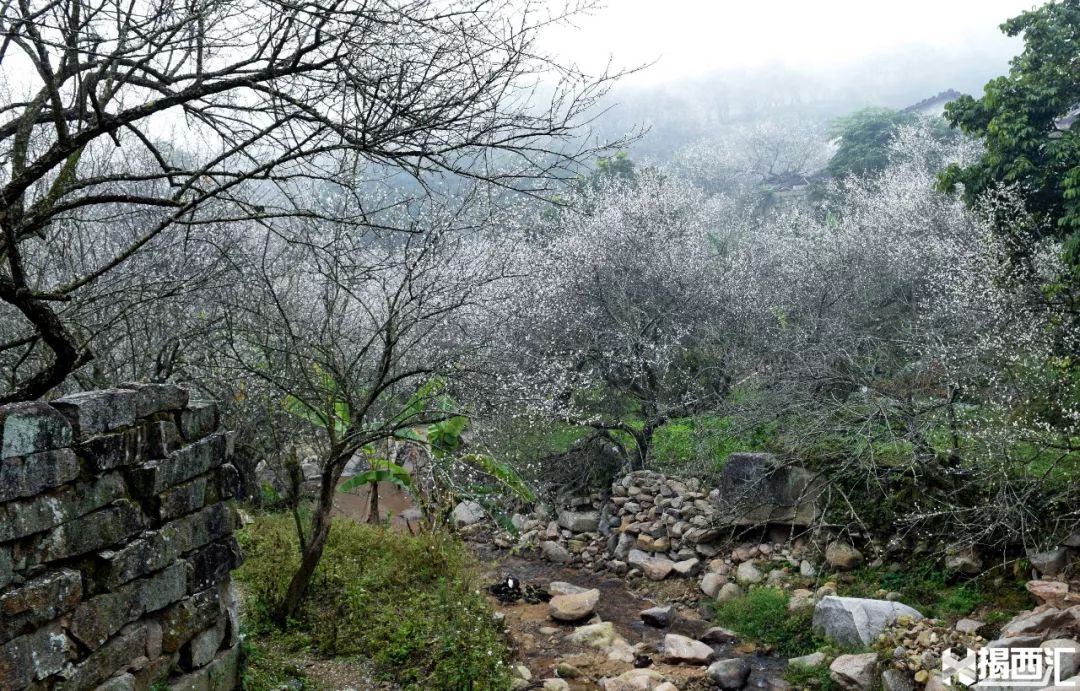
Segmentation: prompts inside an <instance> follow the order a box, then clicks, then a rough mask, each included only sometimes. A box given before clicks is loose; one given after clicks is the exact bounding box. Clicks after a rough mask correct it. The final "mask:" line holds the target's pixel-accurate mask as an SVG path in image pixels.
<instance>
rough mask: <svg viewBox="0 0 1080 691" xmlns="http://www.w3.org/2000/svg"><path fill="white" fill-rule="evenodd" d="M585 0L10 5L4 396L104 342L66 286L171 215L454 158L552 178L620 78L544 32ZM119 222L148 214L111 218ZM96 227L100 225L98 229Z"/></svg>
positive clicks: (55, 376)
mask: <svg viewBox="0 0 1080 691" xmlns="http://www.w3.org/2000/svg"><path fill="white" fill-rule="evenodd" d="M577 9H580V5H577V4H570V5H561V6H558V7H552V6H548V5H545V4H543V3H530V4H528V5H526V6H524V8H521V7H519V6H517V5H515V4H514V3H512V2H510V1H509V0H497V1H495V2H486V1H476V2H470V1H468V0H334V1H332V2H329V3H320V4H307V5H296V4H291V3H283V2H278V1H277V0H249V1H245V2H241V1H239V0H197V1H195V2H189V3H181V4H176V3H168V2H156V1H154V0H136V1H134V2H130V3H120V2H116V1H115V0H60V1H57V0H33V1H31V0H26V1H22V0H19V1H12V2H5V3H3V4H2V5H0V70H2V86H0V259H2V261H3V269H2V271H0V300H2V301H3V303H4V304H5V305H7V306H8V307H9V311H8V312H7V313H6V314H5V318H6V321H7V323H8V324H10V325H11V326H10V328H8V329H5V334H4V336H5V341H4V342H3V343H0V352H3V353H8V354H9V355H8V357H7V360H6V362H7V363H9V366H10V367H15V368H17V370H18V371H17V374H15V375H13V376H12V377H10V379H11V381H12V383H11V384H9V385H8V386H7V387H6V392H5V393H3V394H2V395H0V402H7V401H13V400H20V399H29V398H35V397H39V396H41V395H43V394H45V393H46V392H48V391H49V390H50V389H52V388H54V387H56V386H57V385H59V384H60V383H61V382H63V381H64V380H65V379H66V378H67V377H68V376H69V375H70V374H71V373H72V372H74V371H76V370H78V369H79V368H80V367H82V366H83V365H85V364H86V363H88V362H89V361H90V360H91V359H92V358H93V352H92V349H91V343H90V339H89V338H88V336H87V334H86V333H85V330H84V329H81V328H79V327H78V325H77V324H76V323H75V322H74V321H73V314H74V312H73V311H71V310H67V309H65V307H64V306H65V305H67V304H68V303H70V302H72V301H75V300H79V299H80V298H81V296H82V295H83V294H84V292H83V291H86V290H87V289H88V288H89V287H91V286H93V285H94V284H95V283H100V282H101V281H103V280H104V279H105V278H106V277H108V276H109V275H110V274H112V273H113V272H115V271H117V270H118V268H120V267H122V266H123V265H124V264H125V263H127V262H129V261H131V260H132V258H133V257H135V256H136V255H137V254H138V253H140V252H141V251H144V250H147V249H149V248H151V247H152V246H153V245H154V243H155V242H156V241H158V238H160V237H161V236H163V235H167V236H169V237H170V238H171V242H175V241H177V240H178V239H179V238H186V237H188V236H189V235H190V234H192V233H195V232H197V231H198V230H199V229H201V228H204V227H205V226H207V225H208V224H214V225H218V226H220V224H222V223H230V222H239V221H242V220H245V219H263V220H267V219H273V218H289V217H306V218H317V217H318V212H316V211H313V210H312V209H311V208H305V207H303V206H301V205H298V204H297V203H296V201H295V200H297V199H301V198H304V197H303V195H298V194H297V193H296V190H297V188H298V187H303V186H305V185H307V184H309V183H312V182H314V181H335V180H338V179H340V178H341V177H343V172H344V171H348V172H349V176H348V177H349V180H350V182H352V181H355V180H356V179H357V178H358V177H362V176H363V175H364V174H367V175H368V177H367V180H368V182H369V184H376V183H375V182H373V181H378V180H380V179H381V180H386V179H388V178H393V176H394V175H395V174H396V175H397V176H398V179H397V180H395V181H399V180H400V177H401V176H402V175H404V176H408V177H410V178H412V179H413V180H414V181H415V182H414V184H413V186H412V189H413V190H416V191H419V192H421V193H422V192H423V191H424V190H425V188H426V187H427V186H429V185H430V184H432V178H433V176H439V175H442V176H457V177H460V178H464V179H471V180H476V179H481V180H484V181H486V182H487V183H490V184H491V185H494V186H498V187H504V188H517V189H521V190H524V191H526V192H530V193H534V194H535V193H539V192H541V191H542V190H544V189H545V188H546V187H547V186H548V183H549V181H550V180H552V179H554V178H557V177H559V176H561V175H563V174H565V172H566V171H567V170H569V169H572V168H573V167H574V165H575V164H576V163H577V161H578V160H579V158H581V157H586V156H589V154H588V152H587V150H586V149H585V148H584V147H582V146H580V145H575V143H574V142H572V141H570V139H571V136H572V135H573V134H575V132H576V131H577V126H578V125H580V124H581V122H582V120H583V118H585V117H587V116H586V114H587V112H588V110H589V108H590V107H591V106H592V105H593V104H594V102H595V100H596V98H597V97H598V96H600V95H602V93H603V91H604V89H605V87H606V84H607V82H608V76H606V75H603V76H601V77H600V78H598V79H590V78H587V77H585V76H584V75H581V74H579V73H577V72H575V71H574V70H571V69H565V68H561V67H560V66H559V65H557V64H555V63H553V62H552V61H550V60H548V59H546V58H545V57H544V56H542V55H540V54H539V53H538V52H537V51H536V50H535V45H534V39H535V37H536V35H537V33H538V31H540V30H541V29H542V28H543V27H544V26H546V25H548V24H550V23H552V22H558V21H560V20H562V19H563V18H565V17H566V16H568V15H569V14H572V13H573V12H574V11H576V10H577ZM543 80H546V81H543ZM542 81H543V86H544V88H543V89H541V88H540V86H541V82H542ZM540 91H543V92H544V93H546V94H547V95H548V96H549V98H547V99H546V100H544V101H543V103H538V102H537V100H536V99H535V98H534V96H536V95H537V93H539V92H540ZM545 104H546V105H545ZM363 189H364V187H363V186H362V185H351V186H350V187H348V188H339V189H338V193H342V194H356V195H360V193H361V191H362V190H363ZM353 208H354V209H359V211H358V213H359V215H360V217H361V218H362V217H363V215H364V214H365V213H366V209H364V208H363V207H362V206H354V207H353ZM117 224H121V225H123V226H125V227H128V228H137V229H138V232H137V233H136V234H135V235H133V236H131V235H127V236H125V235H124V234H122V233H121V234H119V235H116V234H112V233H110V232H107V231H108V230H109V229H111V228H112V227H113V226H114V225H117ZM80 228H81V229H83V230H84V231H90V230H93V231H94V232H93V233H91V234H89V235H84V236H82V237H81V238H78V233H77V232H76V230H77V229H80ZM77 238H78V239H77ZM106 238H108V241H107V242H106ZM118 238H122V240H123V241H118ZM77 242H87V243H89V245H91V246H92V247H93V248H95V251H94V252H93V261H83V262H72V263H67V264H65V263H62V262H50V261H46V260H47V259H48V258H50V257H52V258H55V257H56V256H57V254H56V253H55V252H53V253H50V252H48V251H47V250H46V248H47V247H48V246H50V245H52V246H53V247H67V248H70V249H72V250H74V251H79V250H81V249H83V248H76V247H75V243H77ZM171 242H165V243H164V244H162V245H161V247H162V248H163V249H165V248H167V247H169V246H170V244H171ZM103 247H105V248H107V251H102V248H103ZM128 299H130V298H129V297H127V296H125V297H123V298H122V300H128ZM16 323H17V324H18V326H15V324H16ZM163 366H164V367H165V369H168V367H167V365H163Z"/></svg>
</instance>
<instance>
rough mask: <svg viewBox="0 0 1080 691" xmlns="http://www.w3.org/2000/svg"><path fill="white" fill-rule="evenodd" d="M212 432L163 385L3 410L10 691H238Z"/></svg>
mask: <svg viewBox="0 0 1080 691" xmlns="http://www.w3.org/2000/svg"><path fill="white" fill-rule="evenodd" d="M217 425H218V418H217V410H216V408H215V407H214V406H213V405H212V404H209V403H194V402H192V403H189V402H188V394H187V392H185V391H183V390H181V389H179V388H177V387H175V386H171V385H165V384H156V385H137V384H133V385H129V386H127V385H126V386H125V387H124V388H119V389H107V390H104V391H93V392H86V393H80V394H75V395H72V396H67V397H65V398H61V399H58V400H56V401H54V402H53V403H51V404H46V403H40V402H32V403H14V404H10V405H6V406H0V688H2V689H5V690H7V689H11V690H18V689H25V688H33V689H52V688H56V689H93V688H100V689H108V690H110V691H126V690H128V689H135V688H139V689H145V688H147V687H149V686H151V685H155V688H156V687H157V685H161V684H165V685H166V686H167V687H169V688H176V689H202V690H206V691H214V690H218V689H221V690H224V689H232V688H234V687H235V685H236V683H237V681H238V665H239V658H240V647H239V643H238V640H239V626H238V619H237V608H236V601H235V598H234V596H233V591H232V588H231V583H230V580H229V571H230V569H232V568H234V567H236V566H237V565H238V564H239V562H240V551H239V548H238V546H237V544H236V540H235V539H234V538H233V535H232V533H233V529H234V526H235V514H234V511H233V509H232V507H231V506H230V503H229V501H228V500H229V499H230V498H231V497H232V496H233V495H234V493H235V491H236V487H237V483H238V474H237V471H236V469H235V468H234V467H233V466H232V465H230V464H229V458H230V456H231V448H230V447H231V443H230V440H229V437H228V435H226V434H224V433H222V432H219V431H217Z"/></svg>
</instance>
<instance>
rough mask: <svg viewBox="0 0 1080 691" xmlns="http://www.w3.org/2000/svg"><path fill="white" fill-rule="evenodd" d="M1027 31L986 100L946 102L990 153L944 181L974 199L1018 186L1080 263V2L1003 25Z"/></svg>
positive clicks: (1013, 32) (1044, 226)
mask: <svg viewBox="0 0 1080 691" xmlns="http://www.w3.org/2000/svg"><path fill="white" fill-rule="evenodd" d="M1001 29H1002V31H1003V32H1005V33H1006V34H1008V35H1009V36H1019V35H1021V34H1022V35H1023V37H1024V50H1023V52H1021V53H1020V55H1018V56H1017V57H1016V58H1014V59H1013V60H1012V63H1011V65H1012V66H1011V68H1010V70H1009V74H1007V75H1005V76H1001V77H998V78H996V79H994V80H992V81H990V82H989V83H987V84H986V86H985V87H984V91H983V96H982V97H981V98H974V97H972V96H962V97H960V98H958V99H957V100H955V101H953V102H952V103H949V104H948V105H947V106H946V118H947V119H948V121H949V123H950V124H951V125H952V126H953V127H956V128H958V129H960V130H961V131H962V132H964V133H966V134H968V135H971V136H973V137H976V138H978V139H981V140H982V141H983V143H984V144H985V146H986V152H985V154H984V155H983V156H982V157H981V158H979V159H978V160H977V161H975V162H974V163H972V164H970V165H966V166H959V165H952V166H950V167H949V168H948V169H946V170H945V171H944V173H943V174H942V176H941V184H942V187H944V188H946V189H955V188H958V187H959V186H962V189H963V196H964V198H965V200H966V201H967V202H968V203H974V202H975V201H976V200H978V199H979V198H980V197H982V196H983V195H984V194H986V193H987V192H988V191H990V190H992V189H994V188H995V187H997V186H1001V185H1009V186H1016V187H1017V188H1018V191H1019V193H1020V195H1021V197H1022V198H1023V200H1024V204H1025V207H1026V209H1027V211H1028V212H1029V213H1031V214H1032V216H1033V218H1034V221H1035V222H1036V224H1035V227H1037V228H1039V231H1038V233H1037V234H1038V235H1043V234H1049V235H1052V236H1054V237H1058V238H1061V239H1064V240H1066V253H1067V255H1068V257H1069V261H1070V264H1072V265H1073V266H1074V267H1076V266H1077V265H1080V129H1078V126H1077V112H1078V108H1080V0H1063V1H1061V2H1051V3H1049V4H1047V5H1044V6H1043V7H1040V8H1038V9H1035V10H1031V11H1028V12H1024V13H1023V14H1021V15H1020V16H1018V17H1015V18H1013V19H1010V20H1009V21H1007V22H1005V23H1004V24H1002V25H1001Z"/></svg>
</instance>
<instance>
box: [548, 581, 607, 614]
mask: <svg viewBox="0 0 1080 691" xmlns="http://www.w3.org/2000/svg"><path fill="white" fill-rule="evenodd" d="M598 602H600V591H599V590H596V589H595V588H594V589H592V590H586V591H585V592H583V593H574V594H572V595H556V596H555V597H553V598H551V600H550V601H549V602H548V615H549V616H550V617H551V618H552V619H555V620H556V621H580V620H582V619H584V618H586V617H589V616H591V615H592V613H593V611H594V610H595V609H596V604H597V603H598Z"/></svg>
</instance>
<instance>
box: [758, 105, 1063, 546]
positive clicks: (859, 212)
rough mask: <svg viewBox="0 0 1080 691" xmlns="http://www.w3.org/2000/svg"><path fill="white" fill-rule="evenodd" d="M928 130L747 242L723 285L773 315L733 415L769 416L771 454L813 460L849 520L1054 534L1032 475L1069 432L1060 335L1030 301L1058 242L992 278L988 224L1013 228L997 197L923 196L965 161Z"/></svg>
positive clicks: (942, 530)
mask: <svg viewBox="0 0 1080 691" xmlns="http://www.w3.org/2000/svg"><path fill="white" fill-rule="evenodd" d="M928 126H929V125H921V126H916V127H910V128H901V129H900V130H898V133H897V135H896V138H895V140H894V142H893V144H892V145H891V149H890V164H889V166H887V167H886V168H885V170H884V171H882V173H881V174H880V175H879V176H872V177H863V178H849V179H848V180H846V181H845V185H844V189H843V190H842V191H841V192H839V193H838V194H839V196H837V197H836V198H835V199H836V201H835V202H834V204H833V205H832V206H830V207H828V208H827V209H825V210H823V211H822V212H820V213H815V212H812V211H806V210H800V209H793V210H790V211H789V212H788V213H786V214H784V215H782V216H779V217H776V218H774V219H771V220H770V221H768V222H766V223H764V224H762V226H760V227H759V228H758V229H757V231H756V232H755V233H753V234H751V235H749V236H747V237H748V243H747V246H746V247H745V248H744V254H743V256H744V257H745V258H746V261H747V262H748V263H747V265H746V268H745V269H744V270H743V271H742V272H740V275H747V276H756V277H757V279H758V280H759V281H760V282H761V283H762V284H763V285H765V286H768V287H767V289H765V290H750V291H746V292H744V295H746V296H748V299H747V300H746V301H745V302H743V303H741V304H742V305H743V309H746V310H748V312H749V313H751V314H758V315H761V314H770V315H773V317H774V318H773V319H771V320H766V321H764V322H763V321H760V320H759V321H758V322H757V325H756V326H755V332H754V334H752V335H751V337H750V339H749V340H750V341H751V342H752V343H753V345H752V350H753V352H754V353H756V354H757V355H758V357H759V358H760V362H761V366H760V367H759V369H758V370H757V372H756V376H755V378H754V381H755V383H756V385H757V387H756V388H757V391H758V392H759V394H760V395H759V397H752V398H748V399H747V400H746V402H747V405H751V406H757V407H756V409H755V410H754V412H753V413H751V416H752V417H754V418H755V419H758V420H760V419H762V418H771V419H780V420H782V421H783V423H782V424H781V425H780V426H779V428H778V429H779V430H780V435H779V437H778V438H777V439H776V440H774V441H775V443H776V444H777V446H778V447H779V448H781V449H783V450H787V451H789V452H792V453H796V454H803V455H805V454H806V452H807V450H813V451H812V453H813V455H815V456H816V457H817V460H818V461H819V462H821V463H822V464H823V465H822V466H821V467H822V469H823V472H825V473H826V475H827V476H828V477H829V478H830V479H831V480H833V487H834V488H836V489H837V495H836V496H837V497H838V499H839V500H840V501H841V502H842V503H843V504H844V508H845V510H846V511H849V512H850V514H852V515H854V516H855V517H856V519H857V520H860V521H865V522H866V523H870V522H875V523H876V522H878V521H881V522H883V523H891V522H893V521H897V520H900V521H903V522H905V523H906V524H907V525H908V526H909V527H910V528H911V529H912V530H913V531H917V532H919V533H920V534H924V535H925V534H928V533H929V534H933V535H937V536H939V537H940V536H949V537H950V539H951V540H954V541H961V542H967V543H969V544H972V543H981V544H984V545H993V546H1002V545H1005V544H1008V543H1009V542H1010V541H1015V540H1016V539H1017V538H1018V537H1019V538H1020V539H1022V540H1025V541H1027V540H1032V539H1033V538H1034V536H1035V535H1039V534H1040V533H1042V534H1050V533H1059V532H1060V530H1061V529H1062V528H1064V527H1066V525H1067V524H1068V521H1064V522H1063V523H1062V524H1061V525H1055V526H1049V530H1047V528H1048V526H1047V525H1046V521H1045V520H1044V519H1046V518H1047V517H1050V516H1053V517H1054V519H1053V520H1055V521H1056V520H1060V518H1061V516H1063V515H1067V513H1068V512H1061V511H1051V510H1048V509H1050V508H1051V507H1053V506H1058V505H1068V501H1069V500H1070V499H1069V497H1070V496H1071V495H1075V492H1076V490H1075V487H1074V486H1070V485H1069V484H1068V483H1066V484H1064V485H1062V484H1055V483H1047V482H1037V481H1036V479H1037V477H1038V475H1039V473H1037V472H1034V471H1033V468H1036V467H1038V466H1039V465H1049V466H1054V464H1055V463H1056V464H1057V465H1056V466H1054V467H1060V464H1062V463H1067V460H1066V459H1067V457H1068V454H1069V452H1070V451H1071V449H1072V443H1071V441H1070V440H1071V439H1072V437H1073V436H1074V435H1075V426H1074V425H1075V417H1074V415H1075V414H1074V413H1073V412H1072V411H1073V410H1074V409H1075V403H1074V402H1075V400H1076V391H1075V388H1074V385H1073V384H1072V383H1071V381H1070V380H1069V379H1068V378H1067V377H1064V376H1061V367H1059V366H1055V364H1054V363H1055V359H1056V356H1055V355H1054V353H1055V352H1060V351H1058V350H1056V349H1057V348H1059V347H1060V346H1061V344H1062V343H1063V342H1066V343H1074V342H1075V339H1076V336H1077V334H1076V333H1075V331H1074V330H1073V329H1072V328H1071V327H1070V326H1069V324H1070V322H1069V321H1068V320H1066V319H1064V316H1065V312H1064V311H1063V307H1062V306H1061V305H1058V304H1055V303H1054V301H1052V300H1048V299H1047V296H1046V294H1045V293H1044V292H1043V291H1042V290H1041V286H1042V285H1044V281H1045V279H1046V278H1047V277H1048V276H1052V275H1053V274H1054V271H1056V270H1057V269H1060V267H1061V253H1060V247H1059V246H1056V245H1055V244H1054V243H1053V242H1052V241H1046V242H1045V243H1044V244H1043V246H1042V247H1041V248H1040V249H1039V250H1038V251H1036V252H1034V253H1032V255H1031V256H1032V261H1031V262H1030V263H1029V264H1028V265H1027V266H1026V268H1025V269H1024V270H1022V271H1021V270H1017V269H1015V268H1011V269H1006V268H1005V267H1007V266H1008V264H1007V262H1005V261H1004V258H1005V257H1006V256H1007V255H1008V254H1009V252H1008V248H1007V247H1006V246H1004V245H1003V243H1002V241H1001V240H1000V238H995V237H994V235H993V233H992V224H991V222H990V220H989V219H990V218H991V217H993V218H996V219H1000V218H1003V217H1005V216H1011V217H1012V219H1013V223H1015V224H1018V225H1020V224H1024V223H1029V222H1030V219H1029V218H1028V217H1026V216H1025V214H1024V213H1023V212H1022V206H1021V205H1019V204H1018V202H1017V199H1016V197H1015V196H1014V195H1012V194H1011V192H1009V191H1008V190H999V191H998V192H997V193H996V194H995V195H994V196H992V197H987V198H984V199H983V201H982V207H981V208H980V209H977V210H974V211H973V210H970V209H968V208H967V207H966V206H964V204H963V203H961V202H960V201H958V200H956V199H953V198H950V197H948V196H946V195H942V194H940V193H938V192H937V191H936V179H937V178H936V173H937V171H938V170H940V169H941V168H942V167H943V166H944V165H948V164H950V163H954V162H955V163H958V164H960V165H963V164H965V163H966V162H969V161H971V160H974V158H975V157H977V156H978V155H979V148H978V146H977V145H975V144H973V143H971V142H970V141H954V142H946V141H942V140H941V139H939V138H935V137H933V136H931V135H930V133H928V132H926V131H925V127H928ZM991 207H992V208H991ZM1048 378H1049V379H1051V380H1053V382H1054V385H1053V386H1047V384H1048V381H1047V379H1048ZM1055 449H1056V451H1054V450H1055ZM1047 454H1050V456H1049V457H1048V455H1047ZM1048 458H1053V459H1055V460H1054V461H1053V462H1051V461H1050V460H1048ZM1052 475H1053V473H1050V474H1049V475H1048V477H1051V476H1052ZM1051 479H1053V478H1052V477H1051ZM854 497H861V498H862V500H861V501H857V500H855V499H854ZM855 504H858V506H856V505H855ZM1039 507H1041V508H1039ZM1044 509H1045V510H1044ZM852 510H853V511H852ZM1074 513H1075V512H1074ZM1075 518H1076V516H1075V515H1074V516H1073V519H1072V520H1073V522H1075Z"/></svg>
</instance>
